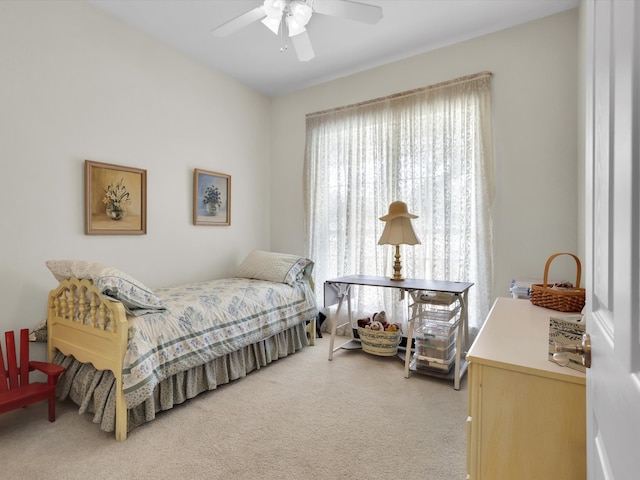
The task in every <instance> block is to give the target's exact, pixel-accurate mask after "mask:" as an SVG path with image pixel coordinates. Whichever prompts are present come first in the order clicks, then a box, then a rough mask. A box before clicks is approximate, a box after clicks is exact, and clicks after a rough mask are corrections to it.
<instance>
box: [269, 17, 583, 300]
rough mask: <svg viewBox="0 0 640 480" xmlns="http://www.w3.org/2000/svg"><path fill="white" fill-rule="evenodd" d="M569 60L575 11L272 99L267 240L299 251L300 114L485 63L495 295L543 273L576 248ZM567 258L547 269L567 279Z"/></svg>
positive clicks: (571, 268)
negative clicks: (489, 91)
mask: <svg viewBox="0 0 640 480" xmlns="http://www.w3.org/2000/svg"><path fill="white" fill-rule="evenodd" d="M577 61H578V10H577V9H576V10H571V11H568V12H565V13H561V14H558V15H554V16H551V17H547V18H543V19H540V20H537V21H534V22H530V23H527V24H524V25H521V26H518V27H515V28H511V29H508V30H503V31H501V32H498V33H494V34H490V35H486V36H483V37H480V38H477V39H473V40H469V41H466V42H462V43H458V44H455V45H451V46H448V47H445V48H441V49H439V50H435V51H432V52H428V53H424V54H422V55H418V56H415V57H412V58H409V59H407V60H403V61H399V62H396V63H393V64H389V65H386V66H382V67H379V68H376V69H373V70H370V71H367V72H364V73H360V74H357V75H352V76H350V77H347V78H343V79H339V80H335V81H332V82H329V83H325V84H322V85H319V86H315V87H312V88H307V89H305V90H302V91H299V92H296V93H293V94H291V95H287V96H281V97H278V98H276V99H275V100H274V102H273V109H272V131H271V136H272V144H271V148H272V150H271V189H270V190H271V245H272V248H273V249H275V250H282V251H295V252H302V251H304V228H303V218H304V215H303V204H302V202H298V201H296V200H298V199H302V198H303V192H302V189H303V159H304V142H305V114H307V113H311V112H315V111H320V110H325V109H328V108H332V107H336V106H341V105H348V104H351V103H356V102H359V101H362V100H367V99H370V98H376V97H380V96H384V95H387V94H391V93H396V92H401V91H404V90H409V89H412V88H416V87H420V86H424V85H430V84H433V83H437V82H440V81H443V80H448V79H451V78H456V77H459V76H462V75H466V74H471V73H476V72H480V71H484V70H488V71H491V72H493V102H494V104H493V113H494V134H495V172H496V185H497V186H496V197H495V206H494V251H495V258H494V274H495V278H494V285H493V293H494V296H500V295H508V294H509V290H508V289H509V284H510V281H511V279H512V278H513V277H514V276H516V277H524V278H541V277H542V274H543V270H544V265H545V262H546V260H547V258H548V257H549V256H550V255H551V254H552V253H555V252H559V251H570V252H575V251H576V249H577V248H578V247H579V243H578V184H579V182H581V180H579V179H578V153H577V138H576V137H577V91H576V84H577ZM567 258H568V257H567ZM569 260H570V261H566V262H565V261H564V257H562V260H561V259H558V260H557V261H555V262H554V263H553V267H554V268H557V270H555V272H558V274H559V275H561V276H562V277H563V278H564V277H568V278H569V279H571V280H574V279H575V264H571V261H572V260H571V259H569ZM552 272H554V270H553V269H552ZM353 273H358V272H353ZM319 280H323V279H319Z"/></svg>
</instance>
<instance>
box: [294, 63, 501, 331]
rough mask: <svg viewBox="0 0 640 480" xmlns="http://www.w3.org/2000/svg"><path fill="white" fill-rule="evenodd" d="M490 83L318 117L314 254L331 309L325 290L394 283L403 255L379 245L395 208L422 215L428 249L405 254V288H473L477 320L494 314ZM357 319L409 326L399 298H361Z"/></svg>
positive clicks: (310, 215) (310, 211) (309, 213)
mask: <svg viewBox="0 0 640 480" xmlns="http://www.w3.org/2000/svg"><path fill="white" fill-rule="evenodd" d="M492 135H493V134H492V127H491V74H490V73H486V72H485V73H481V74H477V75H471V76H468V77H464V78H460V79H456V80H452V81H449V82H445V83H442V84H438V85H433V86H430V87H426V88H422V89H417V90H413V91H410V92H405V93H402V94H398V95H394V96H390V97H386V98H383V99H377V100H373V101H370V102H365V103H362V104H358V105H353V106H349V107H344V108H339V109H335V110H331V111H327V112H319V113H315V114H309V115H307V138H306V153H305V177H306V178H305V181H306V195H305V198H306V201H307V205H306V231H307V236H306V237H307V242H308V244H307V255H308V256H309V258H311V259H313V260H314V261H315V270H314V276H315V280H316V285H317V286H318V287H317V290H318V291H317V293H318V297H319V300H320V304H322V298H323V295H322V293H323V292H322V285H323V283H324V281H325V280H327V279H330V278H335V277H339V276H343V275H355V274H361V275H378V276H391V275H392V273H393V272H392V264H393V253H394V252H393V251H394V247H392V246H389V245H378V239H379V238H380V235H381V233H382V230H383V228H384V222H382V221H380V220H379V218H380V217H381V216H383V215H385V214H386V213H387V210H388V207H389V204H390V203H391V202H393V201H395V200H401V201H403V202H405V203H406V204H407V206H408V208H409V211H410V212H411V213H414V214H416V215H418V216H419V218H417V219H415V220H413V226H414V229H415V231H416V234H417V236H418V238H419V239H420V241H421V244H420V245H415V246H408V245H404V246H401V247H400V248H401V255H402V273H403V275H404V276H405V277H406V278H425V279H434V280H450V281H469V282H473V283H474V286H473V287H472V288H471V290H470V293H469V320H470V325H471V326H472V327H474V326H475V327H478V326H479V325H480V324H481V322H482V321H483V320H484V318H485V316H486V315H487V313H488V311H489V308H490V301H491V298H490V289H491V284H492V263H493V262H492V245H491V206H492V201H493V191H494V183H493V146H492ZM355 299H356V301H355V302H354V304H353V306H354V309H355V311H356V312H357V313H356V315H370V314H372V313H373V312H376V311H380V310H385V311H386V312H387V314H388V315H389V314H391V316H392V317H393V318H394V319H398V320H399V319H403V320H404V319H406V311H405V308H406V307H405V304H404V302H402V301H400V299H399V297H398V294H397V291H395V290H393V289H383V288H380V289H376V288H372V287H362V288H358V289H356V290H355Z"/></svg>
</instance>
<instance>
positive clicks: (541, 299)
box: [531, 253, 585, 312]
mask: <svg viewBox="0 0 640 480" xmlns="http://www.w3.org/2000/svg"><path fill="white" fill-rule="evenodd" d="M559 255H570V256H571V257H573V259H574V260H575V261H576V266H577V270H578V272H577V275H576V283H575V287H574V288H568V289H559V288H552V287H553V285H549V283H548V282H549V278H548V277H549V266H550V265H551V261H552V260H553V259H554V258H556V257H557V256H559ZM581 275H582V265H581V264H580V260H579V259H578V257H576V256H575V255H574V254H573V253H554V254H553V255H551V256H550V257H549V259H548V260H547V264H546V265H545V267H544V278H543V283H542V284H539V283H537V284H536V283H534V284H533V285H531V303H533V304H534V305H538V306H539V307H545V308H550V309H552V310H558V311H560V312H580V311H582V308H583V307H584V302H585V289H584V288H580V276H581Z"/></svg>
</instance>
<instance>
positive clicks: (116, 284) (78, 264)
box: [45, 260, 165, 314]
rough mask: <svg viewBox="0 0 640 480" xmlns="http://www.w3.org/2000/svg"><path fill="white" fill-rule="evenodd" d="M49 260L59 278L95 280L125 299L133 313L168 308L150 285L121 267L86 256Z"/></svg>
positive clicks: (106, 292)
mask: <svg viewBox="0 0 640 480" xmlns="http://www.w3.org/2000/svg"><path fill="white" fill-rule="evenodd" d="M45 264H46V265H47V268H48V269H49V270H51V273H53V276H54V277H55V278H56V280H58V281H59V282H61V281H62V280H66V279H68V278H71V277H76V278H81V279H82V278H87V279H89V280H92V281H93V284H94V285H95V286H96V288H98V290H100V292H101V293H103V294H104V295H106V296H108V297H111V298H113V299H115V300H118V301H120V302H122V304H123V305H124V306H125V308H126V309H127V310H129V311H131V312H132V313H137V314H141V313H143V312H141V310H164V309H165V306H164V303H163V302H162V300H160V299H159V298H158V297H157V296H156V294H155V293H153V291H152V290H151V289H150V288H148V287H147V286H145V285H144V284H142V283H141V282H139V281H137V280H136V279H135V278H133V277H131V276H130V275H127V274H126V273H124V272H121V271H120V270H118V269H117V268H113V267H110V266H108V265H104V264H102V263H93V262H87V261H85V260H48V261H47V262H45Z"/></svg>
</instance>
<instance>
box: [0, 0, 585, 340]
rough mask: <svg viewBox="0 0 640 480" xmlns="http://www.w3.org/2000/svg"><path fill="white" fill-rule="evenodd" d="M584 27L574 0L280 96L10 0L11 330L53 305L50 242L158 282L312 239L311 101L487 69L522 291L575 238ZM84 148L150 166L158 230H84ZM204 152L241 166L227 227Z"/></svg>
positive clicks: (210, 272)
mask: <svg viewBox="0 0 640 480" xmlns="http://www.w3.org/2000/svg"><path fill="white" fill-rule="evenodd" d="M577 26H578V15H577V12H576V11H572V12H568V13H564V14H560V15H556V16H553V17H549V18H546V19H542V20H539V21H536V22H532V23H530V24H526V25H523V26H520V27H517V28H513V29H510V30H506V31H503V32H499V33H496V34H492V35H488V36H485V37H482V38H479V39H475V40H471V41H467V42H464V43H460V44H457V45H453V46H450V47H446V48H442V49H439V50H437V51H433V52H430V53H425V54H423V55H419V56H416V57H413V58H410V59H408V60H404V61H401V62H397V63H395V64H392V65H387V66H384V67H380V68H377V69H374V70H371V71H368V72H365V73H362V74H358V75H353V76H350V77H347V78H344V79H341V80H337V81H334V82H330V83H326V84H323V85H320V86H317V87H313V88H309V89H306V90H304V91H301V92H298V93H295V94H291V95H287V96H282V97H278V98H275V99H273V100H270V99H268V98H266V97H264V96H262V95H260V94H258V93H256V92H255V91H253V90H251V89H249V88H246V87H244V86H242V85H240V84H239V83H237V82H235V81H233V80H231V79H229V78H227V77H225V76H223V75H221V74H218V73H216V72H214V71H212V70H210V69H208V68H205V67H204V66H202V65H200V64H198V63H196V62H195V61H193V60H191V59H189V58H187V57H185V56H184V55H182V54H179V53H177V52H176V51H174V50H172V49H170V48H168V47H165V46H163V45H161V44H159V43H158V42H156V41H154V40H151V39H150V38H149V37H147V36H146V35H144V34H142V33H139V32H137V31H135V30H133V29H132V28H130V27H128V26H126V25H124V24H123V23H121V22H120V21H118V20H115V19H113V18H111V17H110V16H108V15H106V14H105V13H103V12H101V11H99V10H97V9H95V8H93V7H92V6H90V5H88V4H85V3H84V2H61V1H55V2H0V58H1V59H2V67H1V69H0V87H1V88H0V178H2V188H0V205H2V214H1V215H0V233H1V236H0V242H1V243H0V245H1V247H2V248H0V304H2V306H3V308H2V310H3V313H2V315H1V316H0V331H1V330H6V329H11V328H14V329H17V328H20V327H31V326H32V325H35V324H36V323H38V322H39V321H41V320H43V319H44V318H45V315H46V296H47V293H48V291H49V290H50V289H51V288H53V287H55V285H56V282H55V281H54V279H53V277H52V276H51V275H50V273H49V272H48V270H47V269H46V267H45V266H44V262H45V261H46V260H48V259H61V258H81V259H87V260H93V261H99V262H104V263H109V264H111V265H114V266H116V267H120V268H122V269H123V270H125V271H126V272H128V273H130V274H132V275H134V276H135V277H137V278H139V279H140V280H141V281H143V282H145V283H147V284H148V285H149V286H152V287H153V286H157V285H169V284H176V283H182V282H186V281H191V280H194V281H195V280H200V279H204V278H213V277H219V276H223V275H226V274H229V273H231V272H232V271H233V269H234V268H235V266H236V265H237V264H238V262H239V261H240V260H241V259H242V258H243V257H244V256H245V255H246V253H248V251H250V250H251V249H252V248H271V249H273V250H278V251H288V252H291V253H304V228H303V203H302V202H303V192H302V188H303V180H302V162H303V155H304V138H305V114H306V113H310V112H314V111H318V110H323V109H326V108H331V107H334V106H339V105H345V104H350V103H354V102H357V101H360V100H366V99H370V98H375V97H378V96H381V95H386V94H389V93H394V92H399V91H403V90H407V89H411V88H414V87H419V86H423V85H429V84H432V83H436V82H439V81H442V80H446V79H450V78H454V77H457V76H460V75H465V74H468V73H474V72H478V71H481V70H490V71H492V72H493V73H494V114H495V139H496V177H497V192H496V205H495V209H494V219H495V222H494V231H495V241H494V245H495V251H496V261H495V274H496V277H495V278H496V279H495V284H494V292H495V294H497V295H503V294H506V293H508V290H507V289H508V283H509V281H510V279H511V277H512V276H514V275H521V276H539V275H541V274H542V268H543V266H544V262H545V260H546V258H547V257H548V255H549V254H550V253H552V252H555V251H560V250H570V251H573V250H575V249H576V247H577V245H578V239H577V236H578V233H577V230H578V222H577V218H576V217H577V211H578V205H577V198H578V197H577V191H578V190H577V184H578V178H577V171H578V169H577V158H576V157H577V152H576V108H577V107H576V92H575V85H576V68H577V40H578V39H577V37H578V34H577ZM269 126H270V127H269ZM86 159H89V160H94V161H99V162H106V163H113V164H117V165H125V166H131V167H136V168H143V169H146V170H147V172H148V187H147V201H148V212H147V213H148V233H147V235H144V236H86V235H84V233H83V232H84V223H83V218H84V208H83V204H84V191H83V187H84V182H83V164H84V160H86ZM194 168H201V169H205V170H211V171H217V172H221V173H226V174H230V175H231V176H232V215H231V217H232V218H231V223H232V224H231V226H230V227H204V226H197V227H196V226H193V225H192V194H193V192H192V182H193V179H192V176H193V169H194ZM354 273H357V272H354Z"/></svg>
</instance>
